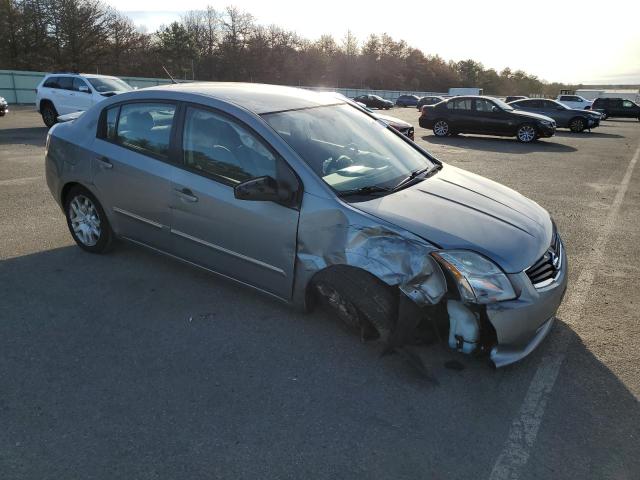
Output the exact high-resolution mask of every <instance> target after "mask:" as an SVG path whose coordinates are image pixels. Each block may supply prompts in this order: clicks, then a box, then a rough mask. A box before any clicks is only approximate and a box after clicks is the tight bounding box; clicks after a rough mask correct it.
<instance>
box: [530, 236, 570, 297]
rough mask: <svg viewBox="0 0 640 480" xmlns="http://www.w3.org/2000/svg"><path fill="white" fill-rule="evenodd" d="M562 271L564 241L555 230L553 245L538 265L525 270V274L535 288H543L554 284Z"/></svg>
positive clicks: (552, 239) (535, 264)
mask: <svg viewBox="0 0 640 480" xmlns="http://www.w3.org/2000/svg"><path fill="white" fill-rule="evenodd" d="M560 270H562V240H560V235H559V234H558V232H557V231H556V229H555V228H554V229H553V236H552V238H551V245H549V248H548V249H547V251H546V252H544V255H542V257H541V258H540V259H539V260H538V261H537V262H536V263H534V264H533V265H531V266H530V267H529V268H527V269H526V270H525V273H526V274H527V276H528V277H529V279H530V280H531V283H532V284H533V286H534V287H535V288H542V287H546V286H547V285H550V284H551V283H553V281H554V280H555V279H556V278H558V274H559V273H560Z"/></svg>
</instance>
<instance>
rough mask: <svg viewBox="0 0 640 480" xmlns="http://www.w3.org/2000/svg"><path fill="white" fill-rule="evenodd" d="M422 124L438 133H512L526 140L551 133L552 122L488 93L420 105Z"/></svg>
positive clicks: (504, 134)
mask: <svg viewBox="0 0 640 480" xmlns="http://www.w3.org/2000/svg"><path fill="white" fill-rule="evenodd" d="M420 126H421V127H422V128H429V129H433V133H434V134H435V135H436V136H438V137H446V136H447V135H456V134H458V133H478V134H485V135H502V136H507V137H511V136H515V137H516V138H517V139H518V140H519V141H520V142H523V143H529V142H533V141H534V140H537V139H538V138H540V137H551V136H553V135H554V134H555V131H556V122H555V121H554V120H553V119H551V118H549V117H546V116H544V115H539V114H537V113H531V112H524V111H520V110H515V109H514V108H513V107H511V106H510V105H508V104H506V103H504V102H503V101H501V100H498V99H496V98H492V97H476V96H469V97H454V98H450V99H448V100H445V101H444V102H440V103H438V104H437V105H427V106H424V107H422V115H421V116H420Z"/></svg>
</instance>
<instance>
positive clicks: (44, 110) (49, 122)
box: [40, 102, 58, 128]
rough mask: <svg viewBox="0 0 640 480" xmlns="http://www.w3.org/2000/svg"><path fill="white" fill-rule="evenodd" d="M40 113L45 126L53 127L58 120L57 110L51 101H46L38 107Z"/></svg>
mask: <svg viewBox="0 0 640 480" xmlns="http://www.w3.org/2000/svg"><path fill="white" fill-rule="evenodd" d="M40 114H41V115H42V121H43V122H44V124H45V125H46V126H47V128H51V127H53V126H54V125H55V124H56V122H57V120H58V112H57V111H56V108H55V107H54V106H53V104H52V103H51V102H46V103H45V104H44V105H43V106H42V107H41V108H40Z"/></svg>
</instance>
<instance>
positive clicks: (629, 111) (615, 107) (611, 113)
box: [591, 98, 640, 120]
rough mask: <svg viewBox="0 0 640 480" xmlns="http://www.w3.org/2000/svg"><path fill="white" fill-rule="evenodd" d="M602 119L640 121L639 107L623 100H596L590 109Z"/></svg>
mask: <svg viewBox="0 0 640 480" xmlns="http://www.w3.org/2000/svg"><path fill="white" fill-rule="evenodd" d="M591 108H592V109H593V110H595V111H597V112H599V113H600V114H602V116H603V118H609V117H612V118H613V117H617V118H637V119H638V120H640V105H638V104H636V103H635V102H632V101H631V100H626V99H623V98H596V99H595V101H594V102H593V106H592V107H591Z"/></svg>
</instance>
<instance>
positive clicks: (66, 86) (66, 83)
mask: <svg viewBox="0 0 640 480" xmlns="http://www.w3.org/2000/svg"><path fill="white" fill-rule="evenodd" d="M58 88H61V89H62V90H73V77H58Z"/></svg>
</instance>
